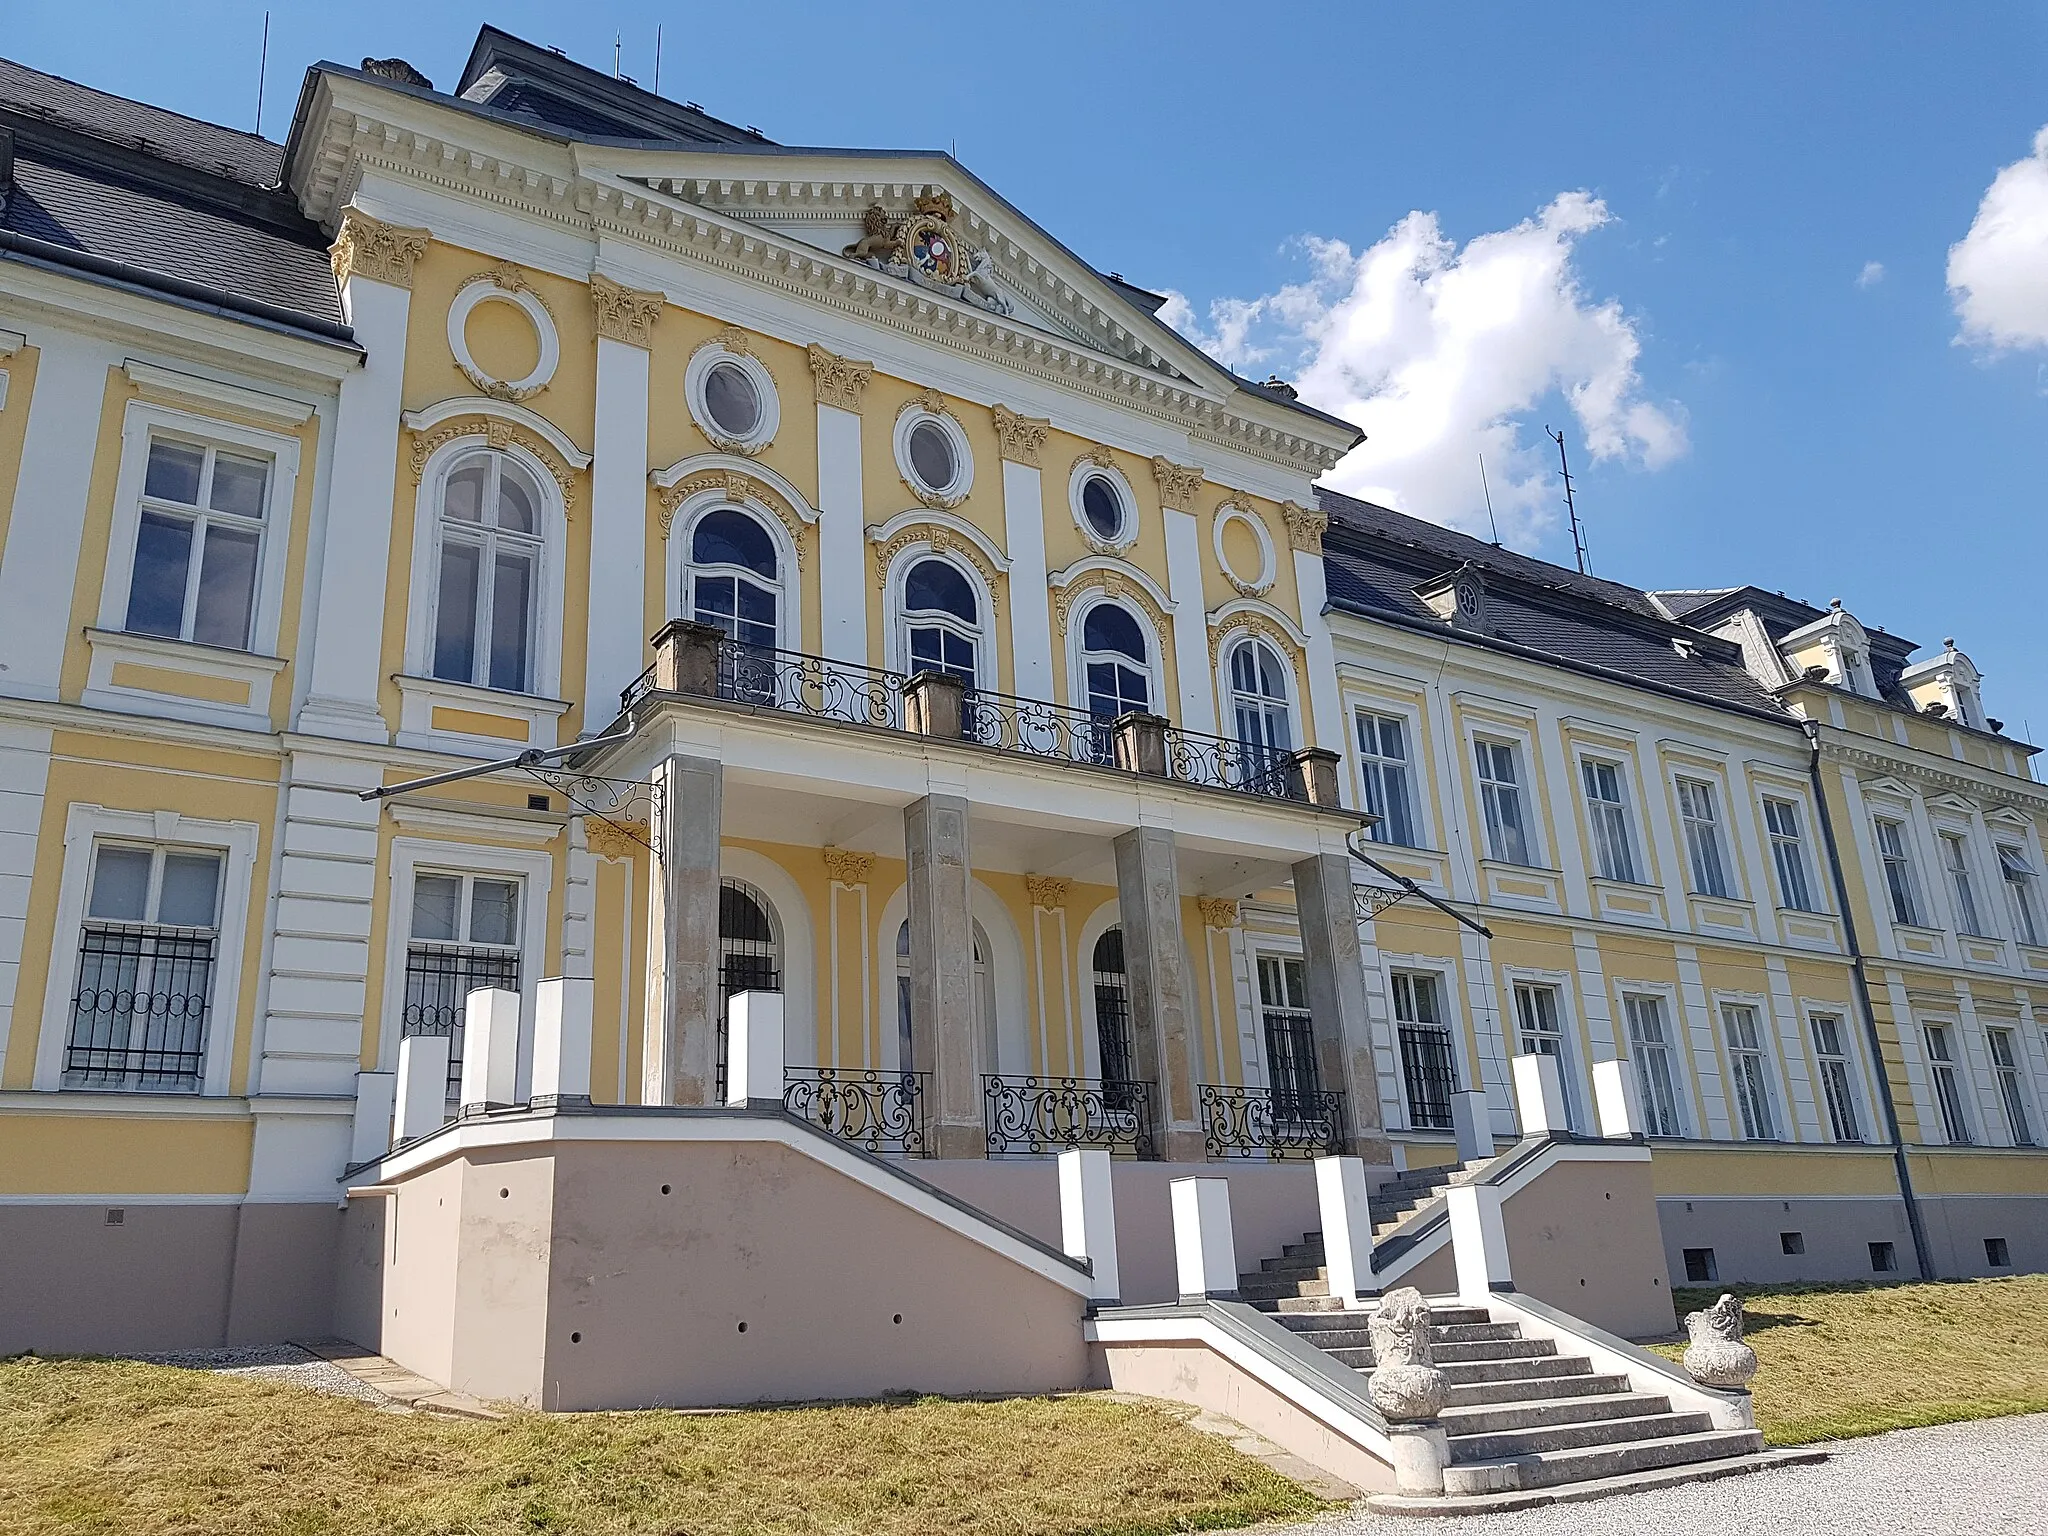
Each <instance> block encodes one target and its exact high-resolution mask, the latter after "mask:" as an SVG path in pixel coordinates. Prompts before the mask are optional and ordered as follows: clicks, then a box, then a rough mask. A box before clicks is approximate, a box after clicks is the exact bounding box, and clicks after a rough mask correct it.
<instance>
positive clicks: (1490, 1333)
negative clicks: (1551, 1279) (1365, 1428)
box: [1238, 1168, 1764, 1495]
mask: <svg viewBox="0 0 2048 1536" xmlns="http://www.w3.org/2000/svg"><path fill="white" fill-rule="evenodd" d="M1457 1171H1458V1170H1456V1169H1454V1168H1441V1169H1430V1170H1427V1171H1422V1172H1416V1173H1409V1174H1403V1175H1402V1176H1401V1177H1400V1178H1398V1179H1396V1180H1394V1181H1393V1183H1392V1184H1390V1185H1387V1186H1383V1187H1382V1189H1381V1190H1380V1191H1378V1192H1376V1193H1375V1194H1374V1196H1373V1199H1372V1214H1373V1218H1374V1224H1373V1234H1374V1237H1375V1239H1384V1238H1385V1237H1386V1236H1387V1235H1388V1234H1389V1233H1391V1232H1392V1231H1394V1230H1395V1228H1397V1227H1398V1226H1399V1225H1400V1224H1401V1223H1402V1222H1404V1221H1405V1220H1407V1219H1408V1217H1409V1216H1410V1215H1411V1214H1413V1213H1414V1212H1415V1211H1416V1210H1417V1209H1418V1208H1419V1207H1421V1206H1423V1205H1426V1204H1428V1203H1430V1202H1431V1201H1433V1200H1434V1199H1436V1198H1437V1197H1439V1196H1440V1195H1441V1193H1442V1190H1443V1188H1444V1186H1445V1185H1447V1184H1448V1183H1449V1182H1450V1181H1451V1179H1452V1177H1453V1176H1454V1175H1455V1174H1456V1172H1457ZM1238 1286H1239V1294H1240V1295H1241V1296H1242V1297H1243V1299H1244V1300H1245V1301H1247V1302H1249V1303H1250V1304H1251V1305H1252V1306H1254V1307H1256V1308H1257V1309H1258V1310H1260V1311H1262V1312H1268V1313H1272V1314H1274V1321H1275V1322H1277V1323H1278V1324H1280V1326H1282V1327H1284V1328H1286V1329H1287V1330H1288V1331H1289V1332H1291V1333H1293V1334H1295V1335H1296V1336H1298V1337H1299V1338H1300V1339H1301V1340H1302V1341H1303V1342H1305V1343H1308V1344H1311V1345H1313V1346H1315V1347H1316V1348H1317V1349H1320V1350H1321V1351H1323V1353H1325V1354H1326V1355H1328V1356H1329V1357H1330V1358H1331V1360H1333V1361H1334V1362H1336V1363H1337V1364H1339V1365H1344V1366H1348V1367H1350V1368H1351V1369H1353V1370H1355V1371H1358V1372H1360V1373H1362V1374H1363V1373H1369V1372H1370V1371H1371V1370H1372V1366H1373V1358H1372V1339H1371V1336H1370V1335H1369V1334H1368V1333H1367V1331H1366V1322H1365V1316H1364V1314H1362V1313H1359V1312H1344V1311H1340V1310H1336V1308H1337V1303H1336V1301H1335V1300H1334V1298H1332V1297H1331V1295H1330V1283H1329V1271H1328V1269H1327V1267H1326V1266H1325V1264H1324V1255H1323V1242H1322V1234H1321V1233H1319V1232H1310V1233H1307V1234H1305V1235H1304V1236H1303V1238H1302V1240H1301V1241H1300V1242H1299V1243H1289V1244H1288V1245H1287V1246H1286V1248H1285V1249H1284V1250H1283V1251H1282V1252H1281V1254H1280V1255H1279V1256H1278V1257H1276V1258H1269V1259H1267V1260H1265V1261H1264V1262H1263V1264H1262V1265H1261V1267H1260V1268H1259V1270H1258V1271H1257V1272H1255V1273H1252V1274H1247V1275H1243V1276H1240V1277H1239V1281H1238ZM1431 1321H1432V1333H1433V1335H1434V1342H1435V1355H1436V1364H1437V1366H1438V1368H1439V1369H1440V1370H1442V1371H1443V1373H1444V1376H1445V1379H1446V1381H1447V1382H1448V1384H1449V1387H1450V1393H1449V1399H1448V1402H1447V1404H1446V1406H1445V1408H1444V1410H1443V1413H1442V1415H1441V1418H1440V1422H1441V1423H1442V1425H1443V1428H1444V1430H1445V1432H1446V1434H1447V1435H1448V1437H1449V1441H1450V1453H1451V1464H1450V1466H1449V1467H1448V1468H1447V1469H1446V1472H1445V1492H1446V1493H1447V1494H1451V1495H1460V1494H1463V1495H1478V1494H1493V1493H1501V1492H1505V1491H1507V1490H1523V1489H1538V1488H1557V1487H1559V1486H1560V1485H1564V1484H1582V1483H1589V1482H1595V1481H1599V1480H1605V1479H1616V1478H1619V1479H1625V1480H1626V1479H1637V1478H1641V1477H1643V1476H1644V1475H1646V1474H1657V1473H1659V1472H1664V1471H1667V1469H1682V1468H1689V1467H1693V1466H1695V1465H1697V1464H1701V1463H1710V1462H1715V1461H1721V1460H1725V1459H1726V1458H1730V1457H1754V1456H1755V1455H1756V1454H1757V1453H1759V1452H1761V1451H1762V1450H1763V1444H1764V1442H1763V1436H1762V1435H1761V1434H1759V1433H1758V1432H1757V1431H1755V1430H1736V1429H1716V1428H1714V1427H1713V1423H1712V1421H1711V1420H1710V1419H1709V1418H1708V1416H1707V1415H1706V1414H1705V1413H1696V1412H1674V1411H1673V1409H1672V1406H1671V1402H1670V1400H1669V1399H1668V1398H1666V1397H1664V1396H1662V1395H1661V1394H1658V1393H1655V1392H1641V1391H1637V1390H1635V1389H1634V1386H1633V1384H1632V1383H1631V1381H1630V1380H1629V1378H1628V1376H1627V1375H1625V1374H1612V1375H1608V1374H1601V1373H1598V1372H1596V1371H1595V1370H1594V1368H1593V1364H1592V1362H1591V1361H1590V1360H1588V1359H1586V1358H1585V1357H1583V1356H1577V1355H1570V1354H1565V1353H1562V1352H1560V1350H1559V1348H1558V1345H1557V1343H1556V1342H1555V1341H1554V1340H1551V1339H1535V1338H1524V1337H1523V1336H1522V1329H1521V1325H1520V1323H1518V1322H1514V1321H1496V1320H1495V1318H1494V1316H1493V1314H1492V1313H1491V1312H1490V1311H1489V1310H1488V1309H1486V1308H1484V1307H1464V1306H1456V1305H1450V1304H1441V1305H1432V1308H1431ZM1362 1386H1363V1383H1361V1387H1362ZM1660 1480H1661V1479H1660Z"/></svg>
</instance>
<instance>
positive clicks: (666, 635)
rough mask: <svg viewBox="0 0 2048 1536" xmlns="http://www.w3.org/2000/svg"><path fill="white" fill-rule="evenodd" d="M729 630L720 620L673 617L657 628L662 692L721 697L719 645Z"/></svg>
mask: <svg viewBox="0 0 2048 1536" xmlns="http://www.w3.org/2000/svg"><path fill="white" fill-rule="evenodd" d="M724 642H725V631H724V630H722V629H720V628H719V627H718V626H717V625H716V624H699V623H696V622H695V621H694V620H691V619H670V620H669V621H668V622H667V623H666V624H664V625H662V626H661V628H660V629H659V630H657V631H655V635H654V639H653V642H652V644H653V646H654V686H655V689H656V691H657V692H660V693H687V694H690V695H692V696H694V697H696V698H700V699H715V698H717V697H718V648H719V646H720V645H722V644H723V643H724Z"/></svg>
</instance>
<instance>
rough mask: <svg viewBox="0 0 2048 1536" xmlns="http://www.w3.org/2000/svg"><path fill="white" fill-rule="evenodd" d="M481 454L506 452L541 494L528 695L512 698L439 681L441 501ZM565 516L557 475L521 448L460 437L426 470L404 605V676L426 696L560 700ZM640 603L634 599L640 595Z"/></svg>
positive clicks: (513, 702) (503, 702)
mask: <svg viewBox="0 0 2048 1536" xmlns="http://www.w3.org/2000/svg"><path fill="white" fill-rule="evenodd" d="M482 452H497V453H503V454H505V455H507V456H509V457H511V458H513V459H515V460H517V461H518V463H519V466H520V468H522V469H523V470H525V471H526V474H527V477H528V478H529V479H530V480H532V481H533V483H534V486H535V489H536V490H538V492H539V493H540V506H539V507H538V508H537V509H536V512H537V515H538V518H539V521H540V528H539V540H538V542H539V544H540V548H541V555H540V569H539V570H538V571H537V572H536V573H535V581H534V585H535V588H536V593H537V601H536V602H535V605H534V615H533V624H534V636H533V661H532V671H531V675H530V677H529V678H528V687H527V691H526V692H524V693H511V692H508V691H506V690H504V689H500V688H492V687H490V686H488V685H487V684H482V683H465V682H457V681H454V680H452V679H448V678H437V677H435V676H434V614H435V608H436V604H437V603H438V601H439V589H440V580H439V578H440V571H441V498H442V493H443V490H444V488H445V486H446V483H447V479H448V475H449V472H450V471H451V470H452V469H453V468H454V467H455V465H456V464H457V463H458V462H460V461H461V460H463V459H465V458H469V457H471V456H472V455H475V454H478V453H482ZM568 527H569V519H568V511H567V509H566V508H565V507H564V506H563V504H562V490H561V487H560V486H559V485H557V484H556V482H555V477H554V473H553V471H551V470H550V469H549V468H548V466H547V465H546V464H545V463H544V462H543V461H542V460H541V459H540V458H539V457H538V456H537V455H535V454H533V453H531V452H529V451H528V450H527V449H526V448H525V447H523V446H522V445H520V444H519V443H516V442H514V443H508V444H506V445H505V446H504V447H503V448H498V449H493V448H491V447H490V444H489V443H488V441H487V440H486V439H484V438H481V437H468V436H465V437H458V438H456V439H454V440H453V441H451V442H448V443H444V444H443V445H442V446H441V447H440V448H438V449H436V450H435V451H434V453H433V454H432V456H431V457H429V458H428V460H427V462H426V463H425V464H424V465H423V466H422V467H421V472H420V488H419V493H418V495H417V496H416V497H415V498H414V502H413V536H412V586H411V591H410V594H409V600H408V602H407V604H406V615H407V617H406V641H405V669H406V672H407V674H408V677H409V680H412V681H415V682H418V683H421V684H424V685H426V687H427V689H429V690H432V689H446V690H449V691H450V692H451V695H457V691H459V701H460V702H462V703H468V702H470V701H484V707H486V708H489V707H492V706H496V707H499V708H507V709H514V710H519V709H522V708H523V706H522V704H521V703H520V702H519V701H522V700H541V701H553V700H557V699H559V697H560V694H561V687H562V593H563V583H564V577H565V572H566V571H567V568H568V559H567V550H568ZM636 600H637V596H636Z"/></svg>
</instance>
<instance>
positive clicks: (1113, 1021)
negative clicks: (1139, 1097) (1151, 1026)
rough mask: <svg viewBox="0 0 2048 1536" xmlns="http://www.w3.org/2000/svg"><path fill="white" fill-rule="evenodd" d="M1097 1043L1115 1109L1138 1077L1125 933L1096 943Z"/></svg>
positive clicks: (1107, 935)
mask: <svg viewBox="0 0 2048 1536" xmlns="http://www.w3.org/2000/svg"><path fill="white" fill-rule="evenodd" d="M1093 969H1094V972H1095V1043H1096V1046H1097V1048H1098V1051H1099V1059H1100V1061H1101V1063H1102V1084H1103V1088H1104V1091H1105V1093H1107V1094H1109V1095H1110V1096H1111V1097H1110V1103H1111V1107H1112V1108H1119V1107H1122V1097H1121V1096H1122V1095H1123V1094H1125V1093H1127V1092H1128V1091H1129V1090H1130V1089H1131V1087H1132V1085H1133V1084H1135V1083H1136V1081H1137V1077H1138V1071H1137V1059H1136V1057H1135V1055H1134V1054H1133V1052H1132V1049H1131V978H1130V976H1129V975H1128V974H1127V973H1126V971H1125V970H1124V931H1123V929H1121V928H1111V929H1109V930H1107V931H1106V932H1105V933H1104V934H1103V935H1102V937H1101V938H1099V939H1097V940H1096V941H1095V954H1094V957H1093Z"/></svg>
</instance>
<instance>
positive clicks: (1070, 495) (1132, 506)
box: [906, 450, 1140, 555]
mask: <svg viewBox="0 0 2048 1536" xmlns="http://www.w3.org/2000/svg"><path fill="white" fill-rule="evenodd" d="M906 451H907V450H906ZM1103 457H1105V458H1106V457H1108V455H1107V454H1105V455H1104V456H1103ZM1098 477H1099V478H1101V479H1103V480H1107V481H1108V482H1109V484H1110V488H1111V489H1112V490H1114V491H1115V492H1116V496H1117V500H1118V501H1119V502H1120V503H1121V504H1122V506H1123V513H1124V520H1123V525H1122V526H1121V527H1120V528H1119V529H1118V530H1117V533H1116V537H1115V538H1110V539H1106V538H1104V537H1103V536H1102V535H1101V534H1100V533H1099V532H1097V531H1096V528H1095V525H1094V524H1093V523H1091V522H1089V521H1088V513H1087V511H1086V509H1085V508H1084V507H1083V506H1082V504H1081V493H1082V491H1083V489H1084V488H1085V487H1086V486H1087V484H1088V482H1089V481H1090V480H1093V479H1096V478H1098ZM1067 510H1068V511H1069V512H1070V513H1072V514H1073V518H1074V527H1075V528H1076V529H1077V530H1078V531H1079V533H1080V535H1081V542H1082V543H1084V544H1086V545H1087V546H1088V547H1089V548H1090V549H1092V550H1094V551H1095V553H1096V554H1098V555H1116V554H1122V553H1123V552H1124V551H1125V550H1127V549H1129V548H1130V547H1131V546H1132V545H1133V544H1135V543H1137V542H1138V532H1139V522H1140V519H1139V515H1138V496H1137V493H1136V492H1135V491H1134V490H1132V489H1131V482H1130V481H1129V480H1127V479H1125V478H1124V473H1123V471H1122V470H1120V469H1118V468H1117V467H1116V465H1115V464H1113V463H1111V464H1105V463H1103V462H1102V461H1101V460H1100V459H1096V458H1093V457H1091V456H1090V455H1088V454H1085V453H1084V454H1082V455H1081V457H1080V458H1078V459H1076V460H1074V467H1073V469H1072V470H1071V471H1070V472H1069V473H1068V475H1067Z"/></svg>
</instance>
